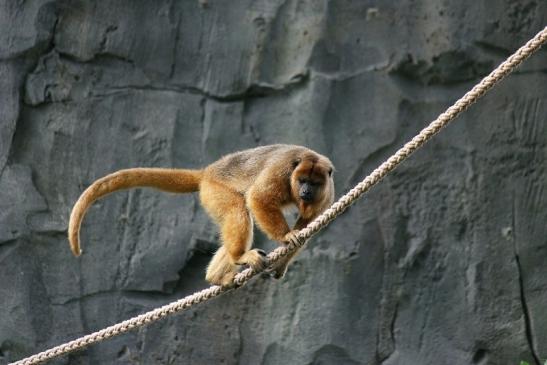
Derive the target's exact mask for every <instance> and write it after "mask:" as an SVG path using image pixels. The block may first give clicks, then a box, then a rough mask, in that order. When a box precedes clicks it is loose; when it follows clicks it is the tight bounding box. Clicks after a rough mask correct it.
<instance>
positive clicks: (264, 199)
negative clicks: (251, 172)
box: [247, 189, 290, 242]
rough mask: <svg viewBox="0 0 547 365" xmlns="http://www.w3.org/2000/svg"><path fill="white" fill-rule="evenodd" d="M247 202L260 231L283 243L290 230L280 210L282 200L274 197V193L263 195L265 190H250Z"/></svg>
mask: <svg viewBox="0 0 547 365" xmlns="http://www.w3.org/2000/svg"><path fill="white" fill-rule="evenodd" d="M270 191H271V190H270ZM247 200H248V203H247V204H248V206H249V209H250V210H251V212H252V214H253V217H254V218H255V221H256V224H257V225H258V226H259V227H260V229H261V230H262V231H263V232H264V233H266V235H268V237H269V238H270V239H272V240H275V241H278V242H283V240H284V238H285V235H286V234H287V233H289V232H290V228H289V225H288V224H287V221H286V220H285V217H284V216H283V212H282V210H281V209H282V207H281V201H282V198H281V197H280V196H279V195H276V194H275V191H274V192H273V193H271V192H269V193H265V190H260V191H257V190H254V189H251V191H250V192H249V195H248V199H247Z"/></svg>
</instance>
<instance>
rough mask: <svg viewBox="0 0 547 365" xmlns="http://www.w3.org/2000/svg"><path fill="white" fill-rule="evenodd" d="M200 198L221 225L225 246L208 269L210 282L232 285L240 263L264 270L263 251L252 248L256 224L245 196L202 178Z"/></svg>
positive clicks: (207, 275)
mask: <svg viewBox="0 0 547 365" xmlns="http://www.w3.org/2000/svg"><path fill="white" fill-rule="evenodd" d="M200 197H201V201H202V203H203V206H204V207H205V209H206V210H207V211H208V213H209V214H210V215H211V216H212V217H213V219H214V220H215V221H216V222H217V223H218V224H219V226H220V236H221V240H222V247H221V248H220V249H219V250H218V251H217V253H216V254H215V256H214V257H213V259H212V260H211V263H210V264H209V266H208V268H207V274H206V279H207V281H209V282H211V283H213V284H219V285H223V286H226V285H230V284H232V280H233V278H234V276H235V275H236V274H237V272H238V265H248V266H250V267H252V268H254V269H263V268H264V265H265V256H266V254H265V253H264V251H262V250H256V249H255V250H250V248H251V244H252V240H253V226H252V220H251V216H250V215H249V212H248V211H247V207H246V206H245V199H244V198H243V196H242V195H241V194H239V193H237V192H234V191H232V190H230V189H228V188H226V187H225V186H223V185H220V184H216V183H214V182H208V181H203V182H202V184H201V189H200Z"/></svg>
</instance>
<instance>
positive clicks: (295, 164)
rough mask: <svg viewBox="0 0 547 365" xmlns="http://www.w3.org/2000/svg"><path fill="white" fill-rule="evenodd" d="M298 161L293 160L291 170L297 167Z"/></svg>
mask: <svg viewBox="0 0 547 365" xmlns="http://www.w3.org/2000/svg"><path fill="white" fill-rule="evenodd" d="M300 161H301V160H300V159H299V158H297V159H296V160H293V162H292V168H293V169H294V168H296V166H298V164H299V163H300Z"/></svg>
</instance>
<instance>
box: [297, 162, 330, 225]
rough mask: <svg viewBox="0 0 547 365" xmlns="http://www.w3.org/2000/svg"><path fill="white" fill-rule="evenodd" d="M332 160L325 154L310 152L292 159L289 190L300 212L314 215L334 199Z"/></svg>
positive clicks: (308, 215)
mask: <svg viewBox="0 0 547 365" xmlns="http://www.w3.org/2000/svg"><path fill="white" fill-rule="evenodd" d="M333 171H334V167H333V165H332V162H330V160H329V159H328V158H326V157H325V156H321V155H316V154H310V155H305V156H302V157H299V158H296V159H294V161H293V172H292V175H291V191H292V195H293V198H294V200H295V201H296V203H297V206H298V209H299V211H300V214H301V215H302V216H303V217H304V218H308V217H312V216H315V215H317V214H319V213H321V212H322V211H323V210H325V209H326V208H328V206H329V205H331V204H332V202H333V200H334V182H333V180H332V173H333Z"/></svg>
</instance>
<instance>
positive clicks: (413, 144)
mask: <svg viewBox="0 0 547 365" xmlns="http://www.w3.org/2000/svg"><path fill="white" fill-rule="evenodd" d="M546 41H547V27H545V28H544V29H543V30H542V31H541V32H539V33H538V34H537V35H536V36H535V37H534V38H532V39H531V40H530V41H528V43H526V44H525V45H524V46H522V47H521V48H520V49H519V50H517V51H516V52H515V53H514V54H513V55H512V56H510V57H509V58H508V59H507V60H506V61H505V62H503V63H502V64H501V65H499V66H498V67H497V68H496V69H495V70H494V71H492V72H491V73H490V74H489V75H488V76H486V77H485V78H484V79H482V81H481V82H480V83H478V84H477V85H476V86H475V87H473V89H471V91H469V92H467V93H466V94H465V95H464V96H463V97H462V98H461V99H459V100H458V101H457V102H456V103H455V104H454V105H452V106H451V107H450V108H448V109H447V110H446V111H445V112H444V113H442V114H441V115H440V116H439V117H438V118H437V119H436V120H434V121H433V122H431V124H430V125H429V126H427V127H426V128H424V129H423V130H422V131H421V132H420V133H419V134H418V135H417V136H415V137H414V138H413V139H412V140H411V141H410V142H408V143H407V144H405V145H404V146H403V147H402V148H401V149H399V150H398V151H397V152H396V153H395V154H394V155H393V156H391V157H390V158H389V159H388V160H387V161H385V162H384V163H383V164H381V165H380V167H378V168H376V169H375V170H374V171H373V172H372V173H371V174H370V175H369V176H367V177H366V178H365V179H364V180H363V181H361V182H360V183H359V184H358V185H357V186H355V187H354V188H353V189H351V190H350V191H349V192H348V193H347V194H345V195H344V196H342V197H341V198H340V199H339V200H338V201H337V202H336V203H334V204H333V205H332V206H331V207H330V208H329V209H327V210H326V211H325V212H324V213H323V214H321V215H320V216H319V217H317V218H316V219H315V220H314V221H313V222H311V223H310V224H309V225H308V226H307V227H306V228H304V229H302V230H301V231H299V232H297V233H296V234H295V235H293V237H292V238H291V240H290V244H288V245H287V246H284V247H279V248H277V249H275V250H274V251H272V252H270V254H269V255H268V264H269V266H271V265H272V264H274V263H275V262H276V261H277V260H279V259H280V258H282V257H283V256H286V255H287V254H289V253H290V252H293V251H294V250H296V249H297V248H298V247H301V246H303V245H304V244H305V243H306V240H307V239H309V238H310V237H311V236H313V235H314V234H316V233H317V232H319V231H320V230H321V229H322V228H324V227H325V226H326V225H328V224H329V222H330V221H332V220H333V219H334V218H336V217H337V216H338V215H340V214H342V212H344V211H345V210H346V209H347V208H348V207H349V206H350V205H351V204H353V203H354V202H355V201H356V200H357V199H359V198H360V197H361V196H362V195H363V194H364V193H365V192H367V191H368V190H370V188H371V187H373V186H374V185H376V184H377V183H378V182H379V181H380V180H381V179H382V178H383V177H385V176H386V175H387V174H388V173H389V172H390V171H392V170H393V169H394V168H395V167H396V166H397V165H399V164H400V163H401V162H402V161H404V160H405V159H406V158H408V157H409V156H410V155H411V154H412V153H413V152H414V151H416V150H417V149H418V148H420V147H421V146H422V145H424V144H425V143H426V142H427V141H428V140H429V139H430V138H431V137H433V136H434V135H435V134H436V133H438V132H439V131H440V130H441V129H442V128H443V127H444V126H446V125H447V124H448V123H450V122H451V121H452V120H454V119H455V118H456V117H457V116H458V115H459V114H460V113H461V112H463V111H464V110H465V109H467V108H468V107H469V106H470V105H471V104H473V103H474V102H475V101H477V100H478V99H479V98H480V97H481V96H483V95H484V94H485V93H486V92H487V91H488V90H490V89H491V88H492V87H493V86H494V85H495V84H496V83H497V82H499V81H500V80H501V79H503V78H504V77H505V76H506V75H508V74H509V73H510V72H512V71H513V70H514V69H515V68H516V67H517V66H518V65H519V64H520V63H521V62H522V61H524V60H525V59H526V58H528V57H529V56H530V55H531V54H533V53H534V52H535V51H537V50H538V49H539V48H540V47H541V46H542V44H543V43H545V42H546ZM258 273H259V272H258V271H255V270H252V269H246V270H244V271H243V272H241V273H239V274H238V275H237V276H236V277H235V278H234V283H235V284H236V286H235V287H233V288H222V287H220V286H217V285H214V286H211V287H209V288H207V289H204V290H202V291H200V292H197V293H194V294H192V295H189V296H187V297H185V298H183V299H180V300H178V301H176V302H173V303H170V304H167V305H165V306H163V307H160V308H157V309H154V310H152V311H149V312H146V313H144V314H141V315H139V316H137V317H134V318H131V319H128V320H126V321H123V322H121V323H118V324H115V325H113V326H110V327H107V328H105V329H102V330H100V331H98V332H95V333H92V334H89V335H86V336H84V337H81V338H78V339H76V340H73V341H70V342H68V343H65V344H62V345H59V346H57V347H54V348H51V349H49V350H46V351H44V352H41V353H39V354H36V355H33V356H30V357H28V358H25V359H22V360H19V361H17V362H15V363H12V365H31V364H37V363H40V362H43V361H46V360H49V359H52V358H54V357H57V356H60V355H62V354H66V353H68V352H72V351H76V350H78V349H81V348H83V347H86V346H88V345H90V344H93V343H95V342H99V341H103V340H106V339H108V338H110V337H113V336H117V335H119V334H122V333H125V332H127V331H130V330H132V329H134V328H136V327H141V326H144V325H146V324H148V323H151V322H155V321H157V320H159V319H161V318H163V317H166V316H168V315H171V314H174V313H177V312H180V311H183V310H185V309H188V308H190V307H191V306H193V305H195V304H199V303H201V302H204V301H207V300H209V299H211V298H214V297H216V296H219V295H220V294H222V293H225V292H227V291H230V290H234V289H236V288H238V287H239V286H241V285H243V284H245V283H246V282H247V281H248V280H249V279H251V278H252V277H253V276H255V275H256V274H258Z"/></svg>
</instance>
